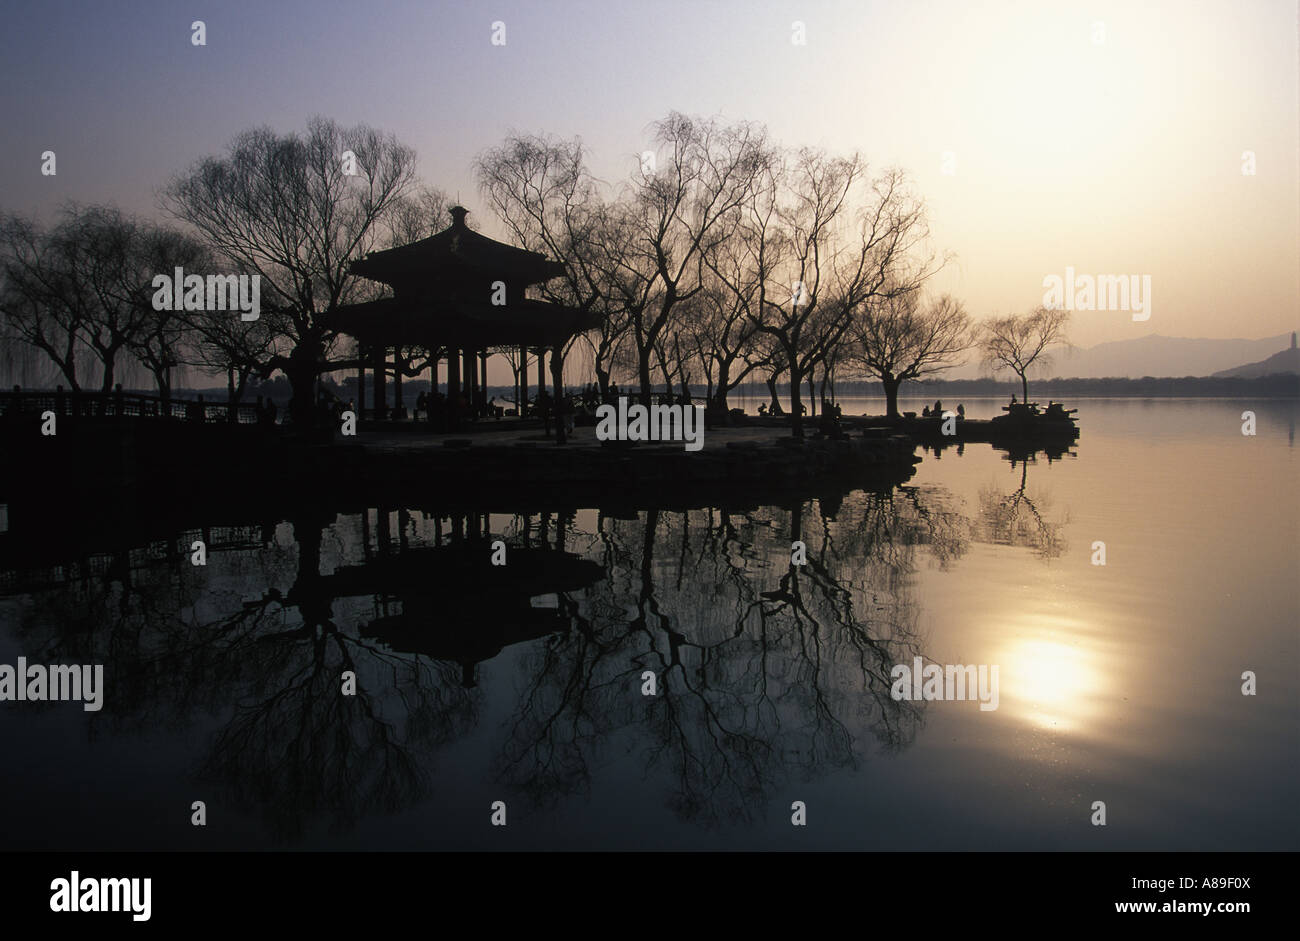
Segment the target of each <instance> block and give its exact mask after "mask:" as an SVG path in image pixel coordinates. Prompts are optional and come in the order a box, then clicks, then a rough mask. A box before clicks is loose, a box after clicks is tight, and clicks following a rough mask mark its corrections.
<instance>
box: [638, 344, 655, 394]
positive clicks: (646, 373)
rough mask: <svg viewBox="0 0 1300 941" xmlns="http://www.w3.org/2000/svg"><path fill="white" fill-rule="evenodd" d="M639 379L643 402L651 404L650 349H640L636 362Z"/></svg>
mask: <svg viewBox="0 0 1300 941" xmlns="http://www.w3.org/2000/svg"><path fill="white" fill-rule="evenodd" d="M636 373H637V379H638V380H639V381H640V383H641V404H642V405H646V406H649V405H650V387H651V385H652V383H651V380H650V350H649V349H648V348H647V349H645V350H640V351H638V352H637V364H636Z"/></svg>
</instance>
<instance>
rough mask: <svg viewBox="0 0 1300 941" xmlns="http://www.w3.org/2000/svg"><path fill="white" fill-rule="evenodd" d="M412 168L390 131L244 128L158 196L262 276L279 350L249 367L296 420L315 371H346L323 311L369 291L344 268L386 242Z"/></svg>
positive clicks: (266, 312)
mask: <svg viewBox="0 0 1300 941" xmlns="http://www.w3.org/2000/svg"><path fill="white" fill-rule="evenodd" d="M414 169H415V151H413V150H412V149H411V148H409V147H407V146H405V145H403V144H401V143H399V142H398V141H397V140H396V138H394V137H393V136H392V135H388V134H383V133H381V132H379V131H377V130H374V129H372V128H370V127H367V126H365V125H358V126H357V127H354V128H342V127H340V126H339V125H337V124H336V123H335V122H333V121H330V120H328V119H325V118H313V119H312V120H311V121H309V122H308V125H307V132H306V134H304V135H299V134H297V133H290V134H284V135H280V134H277V133H276V132H275V131H273V130H271V129H270V128H257V129H254V130H249V131H245V132H243V133H242V134H240V135H239V136H238V137H236V138H235V140H234V142H233V144H231V146H230V149H229V151H228V152H227V153H226V154H225V155H224V156H221V157H209V158H207V159H204V160H201V161H199V162H198V163H197V164H195V165H194V166H192V167H191V168H190V169H189V170H188V171H186V172H185V173H183V174H182V175H180V176H179V177H177V178H175V179H173V180H172V182H171V183H170V184H169V185H168V186H167V188H166V189H165V191H164V194H163V203H164V206H165V208H166V209H167V210H168V211H169V212H171V213H172V214H173V215H174V216H175V217H176V218H178V219H180V220H182V221H184V222H187V223H189V224H190V225H192V226H193V227H194V228H195V229H197V230H198V231H199V233H200V234H201V235H202V236H203V237H204V239H205V240H206V241H207V242H208V243H209V245H210V247H211V249H212V250H213V252H214V253H215V254H216V255H217V256H219V258H221V259H224V260H226V261H228V262H229V263H230V264H231V265H232V266H233V267H234V268H236V269H237V270H238V272H239V273H241V274H249V275H258V276H260V277H261V279H262V285H261V296H262V299H263V309H262V316H263V317H269V318H270V321H269V323H268V326H269V327H270V329H271V330H272V332H273V333H274V335H275V337H276V340H277V343H276V344H275V346H274V351H273V352H272V353H271V354H270V355H269V356H268V358H267V359H266V360H265V361H264V362H263V363H262V364H261V367H260V369H259V372H261V373H262V374H263V375H269V374H270V373H271V372H273V371H274V370H276V369H279V370H282V371H283V372H284V374H285V375H286V377H287V378H288V379H289V383H290V385H291V386H292V388H293V402H292V407H291V410H290V415H291V417H292V418H293V420H294V421H295V422H296V423H301V424H309V423H310V422H311V421H312V419H313V415H314V405H315V383H316V380H317V378H318V377H319V376H320V375H321V374H323V373H326V372H330V371H333V370H336V369H342V368H346V367H350V366H354V365H356V361H355V360H354V359H351V358H340V357H339V356H338V355H336V350H335V347H336V345H337V341H338V339H339V335H338V332H337V331H336V330H335V329H334V328H333V327H331V326H330V325H329V317H328V315H329V314H331V313H332V312H333V311H334V310H335V309H337V308H338V307H340V306H342V305H344V304H347V303H350V302H351V301H353V300H354V299H358V298H360V297H361V296H364V295H365V294H366V293H367V292H372V291H373V288H372V287H366V286H363V285H361V284H359V281H360V279H358V278H357V277H355V276H353V275H352V274H351V273H350V272H349V270H348V266H349V264H350V263H351V262H352V261H354V260H355V259H357V258H359V257H361V256H362V255H364V254H365V253H366V252H368V251H371V250H372V249H375V248H378V247H381V246H382V245H383V244H384V240H385V236H386V228H387V226H388V225H389V224H390V223H391V222H392V221H393V217H394V216H395V214H396V213H397V211H398V210H399V208H400V207H402V206H403V199H404V197H405V196H406V194H407V192H408V190H409V189H410V187H411V185H412V182H413V179H414Z"/></svg>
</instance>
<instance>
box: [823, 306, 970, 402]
mask: <svg viewBox="0 0 1300 941" xmlns="http://www.w3.org/2000/svg"><path fill="white" fill-rule="evenodd" d="M972 343H973V337H972V333H971V321H970V317H969V316H968V315H967V314H966V311H965V310H964V309H963V308H962V305H961V303H960V302H958V301H956V300H954V299H953V298H951V297H949V296H948V295H946V294H945V295H942V296H941V297H937V298H934V299H932V300H926V299H924V298H922V297H921V295H920V293H919V292H916V291H909V292H906V293H904V294H896V295H893V296H892V297H884V298H881V299H880V301H878V302H876V303H873V304H867V305H864V307H863V310H862V313H861V314H860V316H858V317H856V318H855V320H854V326H853V332H852V336H851V344H850V347H849V351H848V354H847V358H848V360H849V362H850V363H851V364H852V365H854V366H856V367H857V368H859V369H860V370H862V371H863V372H864V373H865V374H866V375H868V376H872V377H874V378H876V379H879V380H880V383H881V385H882V386H884V390H885V412H886V414H887V415H889V416H890V417H897V416H898V390H899V387H900V386H901V385H902V384H903V383H904V382H908V381H910V380H914V379H923V378H925V377H926V376H931V375H934V374H936V373H939V372H942V371H943V370H945V369H949V368H951V367H953V366H955V365H957V359H958V357H959V356H960V355H961V354H962V353H963V352H965V351H966V350H968V349H969V348H970V347H971V345H972Z"/></svg>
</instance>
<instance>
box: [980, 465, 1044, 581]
mask: <svg viewBox="0 0 1300 941" xmlns="http://www.w3.org/2000/svg"><path fill="white" fill-rule="evenodd" d="M1014 466H1015V464H1014V463H1013V464H1012V467H1014ZM1028 472H1029V462H1028V461H1023V460H1022V461H1021V462H1020V486H1019V487H1018V488H1017V489H1016V490H1015V491H1013V492H1012V493H1009V494H1007V493H1003V492H1002V491H1000V490H998V489H997V488H994V487H983V488H981V489H980V495H979V502H980V512H979V516H978V517H976V519H975V520H974V521H973V525H972V529H973V531H974V532H975V535H976V538H977V539H979V540H981V541H982V542H994V543H998V544H1000V545H1006V546H1020V547H1022V548H1026V549H1033V550H1034V551H1035V552H1036V553H1037V554H1038V556H1039V557H1040V558H1043V559H1054V558H1057V557H1058V556H1060V555H1061V553H1063V552H1064V551H1065V550H1066V548H1067V545H1066V542H1065V537H1064V535H1063V534H1062V532H1061V530H1062V529H1063V527H1064V525H1065V522H1067V520H1062V521H1061V522H1055V521H1053V520H1051V519H1048V518H1047V516H1046V515H1045V514H1044V512H1043V510H1044V509H1047V501H1046V498H1044V497H1039V498H1038V499H1036V500H1035V499H1031V498H1030V497H1029V495H1028V494H1027V493H1026V492H1025V484H1026V480H1027V475H1028ZM1039 504H1042V505H1043V506H1042V509H1040V507H1039Z"/></svg>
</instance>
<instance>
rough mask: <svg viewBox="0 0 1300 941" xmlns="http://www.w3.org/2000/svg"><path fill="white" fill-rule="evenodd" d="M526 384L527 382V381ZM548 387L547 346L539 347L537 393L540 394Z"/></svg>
mask: <svg viewBox="0 0 1300 941" xmlns="http://www.w3.org/2000/svg"><path fill="white" fill-rule="evenodd" d="M525 384H527V382H526V381H525ZM545 388H546V347H544V346H539V347H538V348H537V394H538V395H539V396H540V395H541V394H542V390H543V389H545Z"/></svg>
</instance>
